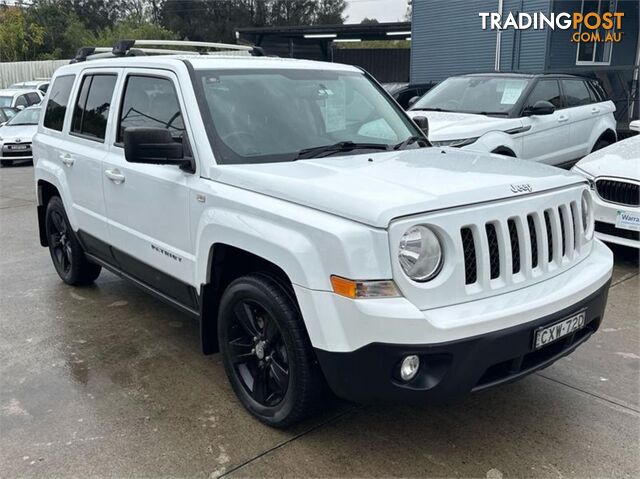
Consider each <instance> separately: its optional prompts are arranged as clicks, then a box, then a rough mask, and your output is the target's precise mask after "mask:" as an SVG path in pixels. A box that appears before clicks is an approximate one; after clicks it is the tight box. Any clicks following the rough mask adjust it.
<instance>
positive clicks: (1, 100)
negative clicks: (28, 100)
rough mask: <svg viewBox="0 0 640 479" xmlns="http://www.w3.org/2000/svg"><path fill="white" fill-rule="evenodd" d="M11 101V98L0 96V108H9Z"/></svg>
mask: <svg viewBox="0 0 640 479" xmlns="http://www.w3.org/2000/svg"><path fill="white" fill-rule="evenodd" d="M11 100H13V97H11V96H0V106H11Z"/></svg>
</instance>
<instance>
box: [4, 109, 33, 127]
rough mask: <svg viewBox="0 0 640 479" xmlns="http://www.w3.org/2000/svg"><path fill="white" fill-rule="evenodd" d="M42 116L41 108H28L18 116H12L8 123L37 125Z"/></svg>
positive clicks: (12, 124) (13, 124)
mask: <svg viewBox="0 0 640 479" xmlns="http://www.w3.org/2000/svg"><path fill="white" fill-rule="evenodd" d="M39 118H40V108H29V109H27V110H22V111H21V112H20V113H18V114H17V115H16V116H14V117H13V118H11V120H9V122H8V123H7V125H11V126H18V125H37V124H38V119H39Z"/></svg>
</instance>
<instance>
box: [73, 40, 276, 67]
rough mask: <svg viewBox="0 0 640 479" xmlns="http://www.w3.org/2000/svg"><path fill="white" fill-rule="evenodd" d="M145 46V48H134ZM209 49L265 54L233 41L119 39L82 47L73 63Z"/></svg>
mask: <svg viewBox="0 0 640 479" xmlns="http://www.w3.org/2000/svg"><path fill="white" fill-rule="evenodd" d="M147 46H156V47H157V46H169V47H191V48H192V50H176V49H165V48H144V47H147ZM134 47H143V48H134ZM207 49H217V50H232V51H244V52H247V53H249V54H250V55H253V56H265V53H264V51H263V50H262V48H260V47H254V46H250V45H235V44H231V43H217V42H195V41H188V40H186V41H182V40H119V41H118V42H116V44H115V45H114V46H113V48H107V47H82V48H80V49H79V50H78V52H77V53H76V56H75V58H74V59H73V60H71V63H78V62H83V61H86V60H94V59H97V58H115V57H123V56H145V55H180V54H190V53H191V54H199V55H206V54H207V53H208V52H207Z"/></svg>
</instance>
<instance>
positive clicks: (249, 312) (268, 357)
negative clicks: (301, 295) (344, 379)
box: [218, 273, 327, 428]
mask: <svg viewBox="0 0 640 479" xmlns="http://www.w3.org/2000/svg"><path fill="white" fill-rule="evenodd" d="M218 338H219V341H220V352H221V353H222V359H223V363H224V368H225V371H226V373H227V377H228V378H229V381H230V383H231V387H232V388H233V390H234V392H235V394H236V396H237V397H238V399H239V400H240V402H241V403H242V405H243V406H244V407H245V408H246V409H247V411H249V412H250V413H251V414H252V415H253V416H254V417H256V418H257V419H258V420H260V421H262V422H263V423H265V424H267V425H269V426H272V427H279V428H283V427H287V426H290V425H292V424H294V423H296V422H298V421H300V420H302V419H304V418H305V417H307V416H309V415H311V414H313V413H314V412H316V411H317V410H318V409H319V407H320V406H321V404H322V403H323V400H324V399H325V398H327V387H326V383H325V382H324V378H323V377H322V373H321V372H320V369H319V367H318V365H317V362H316V360H315V356H314V354H313V350H312V347H311V343H310V341H309V338H308V336H307V332H306V329H305V326H304V323H303V320H302V316H301V314H300V310H299V309H298V306H297V304H296V302H295V299H294V296H293V292H292V291H291V290H290V288H289V287H287V286H286V285H285V284H284V283H283V282H281V281H279V280H277V279H275V278H273V277H271V276H268V275H266V274H262V273H255V274H250V275H247V276H242V277H240V278H238V279H236V280H235V281H233V282H232V283H231V284H230V285H229V286H228V287H227V289H226V290H225V292H224V294H223V295H222V299H221V301H220V309H219V313H218Z"/></svg>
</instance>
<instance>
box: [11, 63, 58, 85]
mask: <svg viewBox="0 0 640 479" xmlns="http://www.w3.org/2000/svg"><path fill="white" fill-rule="evenodd" d="M68 63H69V60H43V61H37V62H4V63H0V88H7V87H8V86H9V85H11V84H12V83H17V82H23V81H29V80H35V79H36V78H50V77H51V75H53V72H54V71H56V69H57V68H58V67H61V66H62V65H67V64H68Z"/></svg>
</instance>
